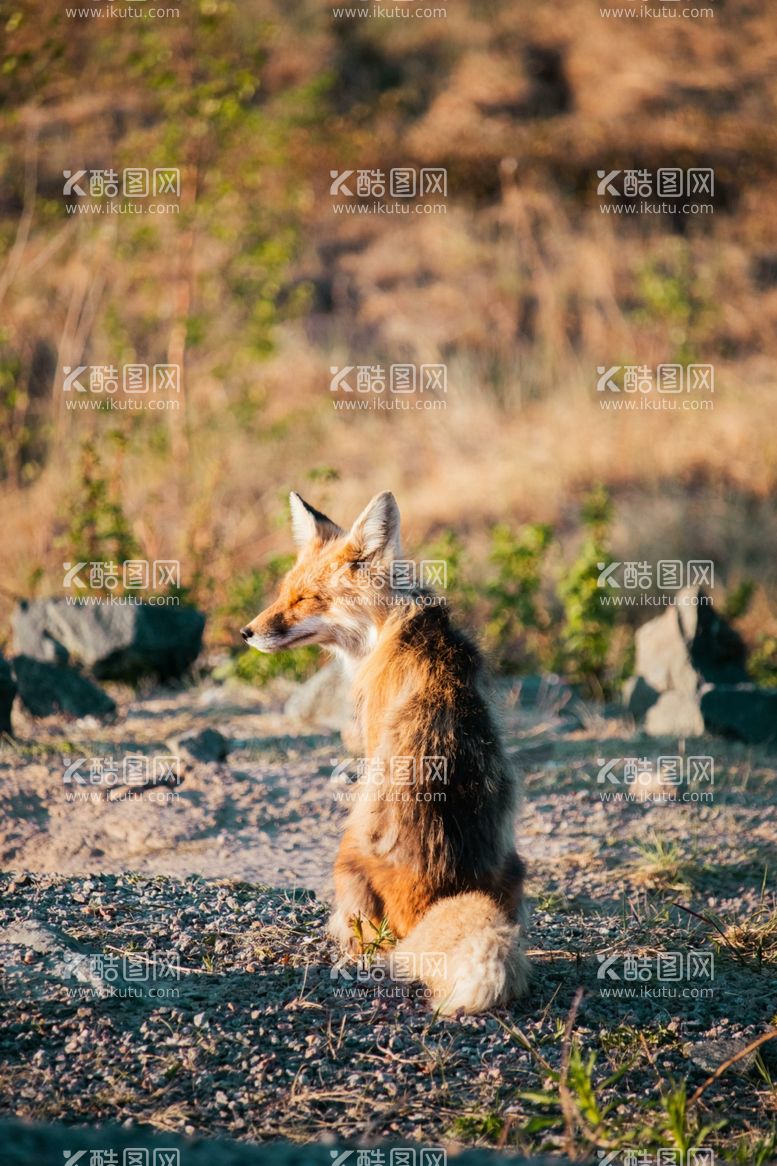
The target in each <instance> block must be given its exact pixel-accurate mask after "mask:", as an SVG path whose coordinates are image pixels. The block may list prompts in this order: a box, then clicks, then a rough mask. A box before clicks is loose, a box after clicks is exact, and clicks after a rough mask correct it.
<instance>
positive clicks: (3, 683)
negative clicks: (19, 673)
mask: <svg viewBox="0 0 777 1166" xmlns="http://www.w3.org/2000/svg"><path fill="white" fill-rule="evenodd" d="M15 696H16V682H15V681H14V678H13V673H12V672H11V666H10V665H9V663H8V661H7V660H6V659H5V658H4V657H3V655H2V653H0V733H10V732H11V706H12V705H13V698H14V697H15Z"/></svg>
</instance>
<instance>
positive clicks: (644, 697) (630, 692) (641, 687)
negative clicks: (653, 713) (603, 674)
mask: <svg viewBox="0 0 777 1166" xmlns="http://www.w3.org/2000/svg"><path fill="white" fill-rule="evenodd" d="M660 695H661V694H660V693H659V692H657V691H656V689H655V688H653V686H652V685H651V684H648V682H647V680H645V678H644V676H630V677H629V679H628V680H627V681H626V683H625V684H624V685H623V692H622V699H623V704H624V706H625V708H626V710H627V711H628V712H630V713H631V715H632V716H633V717H634V720H635V721H643V720H644V719H645V716H646V715H647V712H648V709H651V708H652V707H653V705H654V704H655V703H656V701H657V700H658V698H659V696H660Z"/></svg>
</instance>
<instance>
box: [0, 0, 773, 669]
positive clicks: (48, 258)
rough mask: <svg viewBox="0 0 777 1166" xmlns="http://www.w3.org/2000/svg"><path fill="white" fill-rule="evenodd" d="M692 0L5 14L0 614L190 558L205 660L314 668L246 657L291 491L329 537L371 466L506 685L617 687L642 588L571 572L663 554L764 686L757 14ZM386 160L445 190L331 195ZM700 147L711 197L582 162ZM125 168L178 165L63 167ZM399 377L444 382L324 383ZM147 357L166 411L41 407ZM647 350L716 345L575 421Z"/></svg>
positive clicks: (769, 565) (765, 52) (766, 588)
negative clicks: (324, 519) (147, 186)
mask: <svg viewBox="0 0 777 1166" xmlns="http://www.w3.org/2000/svg"><path fill="white" fill-rule="evenodd" d="M712 3H713V5H714V16H712V17H710V18H705V19H692V18H689V19H664V20H660V19H625V18H619V17H615V16H607V15H602V12H601V11H600V6H599V5H598V4H597V3H595V2H594V0H565V2H564V3H560V2H556V0H548V2H546V3H544V4H542V5H536V4H534V3H531V2H529V0H509V2H507V0H505V2H500V0H491V2H485V0H482V2H478V0H471V2H469V3H464V2H458V0H457V3H456V4H455V5H454V4H450V5H449V6H448V9H447V15H446V16H445V17H444V18H432V19H412V20H410V19H408V20H405V19H394V20H391V19H385V18H380V17H378V16H375V15H373V16H372V17H370V18H364V19H362V18H358V19H356V18H353V17H348V16H342V17H340V18H333V14H332V11H331V9H328V8H325V7H324V6H322V5H321V4H320V3H319V2H318V0H316V2H315V3H313V2H307V0H300V2H291V0H278V2H277V3H274V2H272V0H241V3H239V4H238V3H234V4H233V3H228V2H221V0H203V2H201V3H199V4H193V5H190V4H188V3H187V4H186V5H181V7H180V10H179V12H178V15H177V16H174V17H171V18H166V19H151V18H148V17H145V18H137V19H132V18H126V17H125V18H119V17H116V18H114V17H111V16H110V15H108V14H107V13H106V12H104V11H103V10H102V9H99V8H98V9H94V10H93V11H94V12H95V13H101V14H100V15H80V16H79V15H68V10H66V7H65V5H64V4H63V2H62V0H56V2H55V0H36V2H35V3H24V4H15V3H12V4H11V5H10V6H7V7H6V10H5V15H4V17H3V20H4V29H3V43H4V60H3V66H2V73H0V97H1V99H2V101H1V104H2V113H1V114H0V117H2V135H1V138H2V145H1V146H0V173H1V174H2V182H1V184H0V400H1V401H2V409H1V410H0V492H2V509H3V515H4V527H5V532H4V538H3V549H2V551H0V557H1V558H2V561H3V570H2V581H1V582H0V587H2V593H1V596H0V599H1V604H2V607H1V608H0V615H2V616H3V619H2V621H1V623H0V626H2V627H3V628H5V626H6V625H7V619H6V618H5V617H7V616H8V615H9V614H10V611H11V608H12V606H13V603H14V601H15V600H16V599H18V598H20V597H34V596H42V595H50V594H54V595H60V594H62V564H63V562H66V561H74V560H76V559H89V560H93V559H98V558H99V559H103V560H106V561H111V560H112V561H114V562H115V561H118V562H121V561H123V560H124V559H132V558H138V557H144V558H147V559H179V560H180V561H181V569H182V580H181V582H182V589H183V591H184V594H185V595H186V597H187V598H188V599H190V600H191V601H192V602H193V603H195V604H197V605H198V606H199V607H201V608H202V609H203V610H205V611H206V612H207V614H208V616H209V621H208V628H207V632H206V638H207V641H208V644H209V646H210V648H211V649H212V650H213V651H214V652H218V651H221V652H226V653H229V655H230V659H232V666H233V667H234V668H235V669H236V670H237V671H238V673H242V674H244V675H246V676H248V677H249V678H253V679H256V680H262V679H264V678H265V676H266V670H267V669H268V668H272V669H278V668H280V669H292V671H294V672H295V674H304V673H305V671H306V670H308V669H309V668H311V667H313V666H314V664H315V658H314V653H313V652H311V653H310V654H309V655H307V656H305V655H304V654H298V655H297V656H296V657H294V661H293V662H291V661H289V660H286V659H281V660H274V661H272V662H271V663H268V661H267V660H266V659H264V658H261V657H259V655H258V654H256V653H254V654H253V655H254V657H255V659H252V660H249V659H248V658H246V657H243V656H241V655H240V654H239V653H238V652H237V645H236V640H237V639H238V636H237V630H238V628H239V627H240V626H241V625H242V624H243V623H244V622H245V620H246V619H247V618H248V617H249V616H252V615H253V614H255V613H256V611H257V610H259V608H260V607H261V606H262V604H263V603H264V602H265V600H266V598H267V596H268V595H269V593H270V592H271V590H272V588H273V586H274V584H275V582H276V580H277V577H278V575H279V574H280V573H282V571H283V569H284V568H285V566H286V563H287V561H288V560H287V556H288V553H289V551H290V549H291V545H290V537H289V532H288V515H287V503H286V499H287V495H288V491H289V490H290V489H296V490H298V491H300V492H301V493H302V494H303V495H304V496H305V497H306V498H308V499H309V500H310V501H311V502H313V503H314V504H315V505H316V506H318V507H320V508H323V509H325V510H327V511H328V512H329V513H331V515H332V517H333V518H335V519H336V520H338V521H339V522H341V523H346V522H350V521H351V520H352V519H353V517H354V516H355V515H356V513H357V512H358V510H360V509H361V507H362V506H363V505H364V503H365V502H366V501H367V500H368V498H369V497H370V496H371V495H372V494H373V493H375V492H376V491H378V490H382V489H386V488H389V489H391V490H393V491H394V493H395V494H396V496H397V498H398V501H399V504H400V508H401V509H402V512H403V518H404V524H405V526H404V529H405V540H406V543H407V549H408V552H409V553H411V554H414V555H416V554H417V555H425V556H426V557H429V558H445V559H446V560H447V562H448V565H449V590H450V593H451V598H452V600H453V601H454V604H455V607H456V610H457V612H458V614H459V616H460V618H461V619H463V620H464V621H468V622H470V623H472V624H473V625H475V626H477V627H478V628H479V629H480V632H481V634H482V635H483V637H484V638H485V641H486V645H487V647H488V649H489V651H490V652H491V655H492V657H493V659H494V661H495V662H496V664H497V665H498V666H499V667H501V668H503V669H504V670H507V671H519V672H520V671H534V670H538V669H548V668H552V669H557V670H563V671H565V672H567V673H568V674H570V675H574V676H578V677H579V678H581V679H583V680H584V681H585V682H586V683H587V684H588V685H589V687H591V688H592V689H593V690H594V691H604V692H607V691H608V690H610V689H611V688H612V687H613V686H614V684H615V683H616V681H617V680H618V678H619V677H620V676H621V675H623V674H624V672H625V671H626V670H627V669H628V667H629V651H630V648H629V644H630V632H631V626H632V625H633V623H635V622H639V621H640V620H642V619H644V618H645V615H646V614H654V613H653V612H649V613H645V611H644V609H642V613H640V610H639V609H636V608H635V609H628V610H622V611H618V612H615V613H613V612H612V611H610V612H609V613H603V612H602V611H601V610H600V609H599V608H597V609H596V610H594V606H593V604H592V601H591V595H592V587H594V588H595V582H594V583H592V578H593V579H595V569H596V564H597V563H598V562H600V561H601V560H602V559H603V558H611V557H613V558H615V559H617V560H636V561H641V562H647V563H649V564H651V565H652V564H655V563H657V561H658V560H662V559H679V560H686V559H689V558H690V559H703V560H707V559H709V560H713V561H714V564H715V591H714V595H715V602H716V605H717V606H720V607H721V608H723V609H724V610H726V611H727V613H728V614H729V615H732V616H735V617H736V618H737V619H738V621H739V627H740V630H742V631H743V633H744V635H745V637H746V639H747V641H748V646H749V647H750V649H751V652H752V655H751V669H752V670H753V671H754V674H755V675H756V677H757V678H758V679H759V680H760V681H761V682H763V683H774V682H775V679H776V678H777V638H776V636H777V579H776V578H775V556H774V548H775V543H776V541H777V496H776V495H775V482H776V480H777V395H776V394H775V386H774V364H773V359H772V358H773V354H774V341H775V327H776V326H777V232H776V231H775V216H774V205H775V195H776V194H777V181H776V178H777V175H776V173H775V171H776V162H775V159H777V153H776V152H775V138H777V128H776V127H777V121H776V120H775V100H774V99H775V91H777V36H775V31H777V30H775V13H774V9H773V8H772V7H771V6H770V5H769V4H768V3H767V2H766V0H744V2H742V3H739V4H733V3H731V2H729V0H712ZM137 8H138V10H142V5H140V4H138V5H137ZM71 11H75V10H71ZM84 11H88V10H84ZM400 167H413V168H416V169H417V170H420V169H421V168H424V167H444V168H445V170H446V171H447V195H446V196H445V198H444V199H441V200H440V199H437V200H435V201H436V203H438V204H439V208H438V211H437V212H436V213H428V214H427V213H421V214H416V213H413V214H408V215H400V216H397V215H395V216H394V217H392V216H391V215H389V214H383V213H379V212H378V211H375V210H374V209H373V212H372V213H365V214H353V213H340V211H338V210H337V209H336V208H337V207H338V206H339V207H340V208H342V206H343V205H344V204H346V203H347V204H348V205H349V206H353V205H355V204H356V203H359V202H362V203H365V205H366V202H368V201H369V200H364V199H361V198H360V196H358V195H354V196H353V197H350V196H347V195H340V194H335V195H333V194H332V193H331V192H330V184H331V183H332V180H333V175H339V174H342V173H343V172H344V171H346V170H353V171H357V170H373V171H374V170H381V171H383V172H386V173H387V172H389V171H390V170H391V169H392V168H400ZM690 167H705V168H713V169H714V174H715V190H714V198H713V199H712V203H713V212H712V213H709V214H704V215H697V214H687V215H685V214H654V213H651V211H650V209H648V210H646V211H644V212H643V213H639V214H634V215H630V216H623V215H620V216H619V215H617V214H612V213H606V210H605V209H604V208H605V204H606V203H607V202H610V203H611V202H613V199H612V198H611V197H609V196H607V197H606V198H604V199H603V196H602V195H601V194H600V193H599V192H598V187H599V182H600V175H599V172H603V173H609V172H611V171H618V172H620V173H622V172H623V171H624V170H626V169H637V170H647V171H649V172H651V173H653V174H654V173H655V172H656V171H657V170H658V169H659V168H681V169H683V170H685V169H687V168H690ZM128 168H146V169H147V170H148V171H152V170H154V169H157V168H158V169H164V168H175V169H177V170H178V171H179V172H180V191H179V192H178V193H177V194H176V196H175V197H174V198H173V199H172V202H173V203H174V204H175V206H174V209H173V210H172V211H170V212H169V213H168V212H167V211H165V212H164V213H151V212H150V211H143V212H141V213H132V214H130V213H113V212H109V209H108V204H111V205H112V206H113V207H114V208H116V207H120V206H125V207H126V205H127V200H126V199H124V198H123V196H122V195H121V194H119V195H118V196H112V195H111V194H110V193H109V194H108V195H107V196H103V195H100V194H99V193H98V194H94V195H93V196H92V195H91V194H89V193H87V197H86V199H85V198H84V197H83V196H81V195H79V194H78V192H77V191H76V192H75V193H74V192H73V191H72V190H71V191H70V192H69V193H68V192H66V191H65V185H66V177H65V172H68V173H69V174H70V176H72V175H74V174H77V172H78V171H82V170H83V171H86V172H88V173H87V179H88V176H89V175H90V174H92V173H94V172H105V171H108V172H111V171H117V172H118V173H122V172H124V171H125V170H126V169H128ZM351 186H352V187H353V182H351ZM349 200H350V201H349ZM87 201H88V202H89V204H90V205H91V207H92V210H91V212H89V213H81V211H82V210H83V208H84V207H85V206H86V205H87ZM152 201H153V200H152ZM160 201H163V200H160ZM166 201H167V202H170V201H171V200H170V199H167V200H166ZM100 206H102V210H101V209H99V208H100ZM400 362H408V363H413V364H415V365H421V364H443V365H444V366H445V367H446V370H447V390H446V391H445V394H444V398H443V401H444V407H440V408H435V409H433V410H431V409H430V410H428V411H427V410H418V409H413V410H409V411H395V412H388V411H384V412H381V411H379V410H378V409H363V410H351V411H349V410H346V409H343V408H337V407H335V404H336V402H337V401H338V400H339V399H342V393H339V391H338V392H333V391H332V389H331V388H330V381H331V379H332V372H333V370H339V369H343V368H345V367H348V366H373V367H374V366H381V367H385V368H387V367H388V366H390V365H391V364H394V363H400ZM135 363H137V364H141V365H146V366H148V367H149V368H152V367H153V366H155V365H173V366H179V367H180V368H181V370H182V373H181V379H180V386H179V389H178V390H177V393H176V396H175V400H176V401H177V402H178V407H177V408H175V409H165V410H161V409H156V410H155V409H152V408H150V407H144V408H138V409H137V410H135V411H132V410H130V409H126V410H123V409H121V408H115V407H109V404H106V401H107V400H108V394H106V395H105V396H104V398H102V397H100V396H99V394H97V395H95V393H94V392H93V391H92V390H90V391H89V393H88V398H89V401H90V402H91V405H90V407H89V408H79V409H74V408H72V407H71V406H70V405H69V404H68V402H72V401H73V400H75V399H76V396H75V393H74V392H73V391H72V390H65V389H64V387H63V386H64V383H65V380H66V378H67V376H68V375H69V371H72V370H73V369H78V368H79V367H81V366H84V368H86V369H90V368H92V367H94V366H99V367H101V368H105V367H108V368H118V369H121V368H123V367H124V366H126V365H129V364H135ZM662 363H674V364H679V365H681V366H683V367H687V366H688V365H689V364H694V363H700V364H703V365H711V366H713V367H714V372H715V379H714V394H708V400H709V401H710V402H711V404H710V406H709V407H708V408H705V409H704V410H702V411H700V410H688V411H683V410H661V409H657V408H656V409H647V408H641V409H637V410H634V411H628V410H620V411H619V410H615V409H605V408H603V407H602V404H603V399H604V398H603V395H602V393H601V392H600V391H598V390H597V379H598V372H597V370H600V369H603V368H609V367H611V366H618V367H622V366H626V365H631V366H647V367H649V368H651V369H655V367H656V366H658V365H659V364H662ZM88 377H89V372H88V371H87V373H86V374H85V379H86V381H87V383H88ZM121 398H122V393H121V391H119V392H118V394H117V395H116V397H115V401H117V402H118V401H119V399H121ZM78 399H80V400H85V399H86V398H85V397H84V396H83V394H82V395H81V396H80V397H79V398H78ZM652 399H653V400H655V399H656V398H655V397H653V398H652ZM263 669H264V670H265V671H264V672H263V671H262V670H263ZM295 670H296V671H295Z"/></svg>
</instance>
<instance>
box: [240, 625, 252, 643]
mask: <svg viewBox="0 0 777 1166" xmlns="http://www.w3.org/2000/svg"><path fill="white" fill-rule="evenodd" d="M240 635H241V636H242V637H243V639H244V640H245V641H246V642H248V640H250V639H251V635H252V632H251V629H250V628H241V629H240Z"/></svg>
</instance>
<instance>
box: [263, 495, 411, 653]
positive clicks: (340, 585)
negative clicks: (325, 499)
mask: <svg viewBox="0 0 777 1166" xmlns="http://www.w3.org/2000/svg"><path fill="white" fill-rule="evenodd" d="M289 501H290V503H291V528H292V534H293V536H294V541H295V542H296V544H297V548H298V554H297V561H296V563H295V564H294V566H293V567H292V568H291V570H290V571H289V572H288V574H287V575H286V577H285V578H284V580H283V582H282V583H281V588H280V593H279V595H278V598H277V599H276V601H275V602H274V603H273V604H271V605H270V606H269V607H268V608H266V609H265V610H264V611H261V612H260V613H259V615H257V616H256V618H255V619H253V620H252V621H251V623H249V624H247V625H246V627H244V628H241V630H240V634H241V636H242V637H243V639H244V640H245V642H246V643H247V644H249V645H250V647H252V648H257V649H258V650H259V651H260V652H280V651H283V650H284V649H286V648H296V647H299V646H300V645H302V644H321V645H322V646H325V647H328V648H331V649H332V650H334V651H340V652H343V653H345V654H346V655H349V656H356V657H359V656H364V655H366V653H367V652H368V651H369V650H370V648H371V646H372V643H373V641H374V636H375V629H376V621H377V619H378V618H379V616H380V613H381V612H382V611H385V609H386V607H387V605H388V604H389V603H390V601H391V596H392V589H391V586H390V572H391V562H392V560H393V559H394V558H395V557H396V556H397V555H399V553H400V544H399V509H398V507H397V504H396V501H395V499H394V495H393V494H390V493H389V492H388V491H385V492H384V493H382V494H378V495H376V496H375V498H373V499H372V501H371V502H370V503H369V505H368V506H367V507H365V509H364V510H363V511H362V513H361V514H360V515H359V517H358V518H357V519H356V521H355V522H354V524H353V526H352V527H351V529H350V530H349V531H344V530H342V529H341V528H340V527H339V526H338V525H337V523H335V522H333V521H332V520H331V518H327V516H326V515H325V514H321V512H320V511H318V510H315V509H314V508H313V507H312V506H310V505H309V504H308V503H307V502H305V501H304V499H303V498H300V496H299V494H295V493H292V494H291V495H290V496H289Z"/></svg>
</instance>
